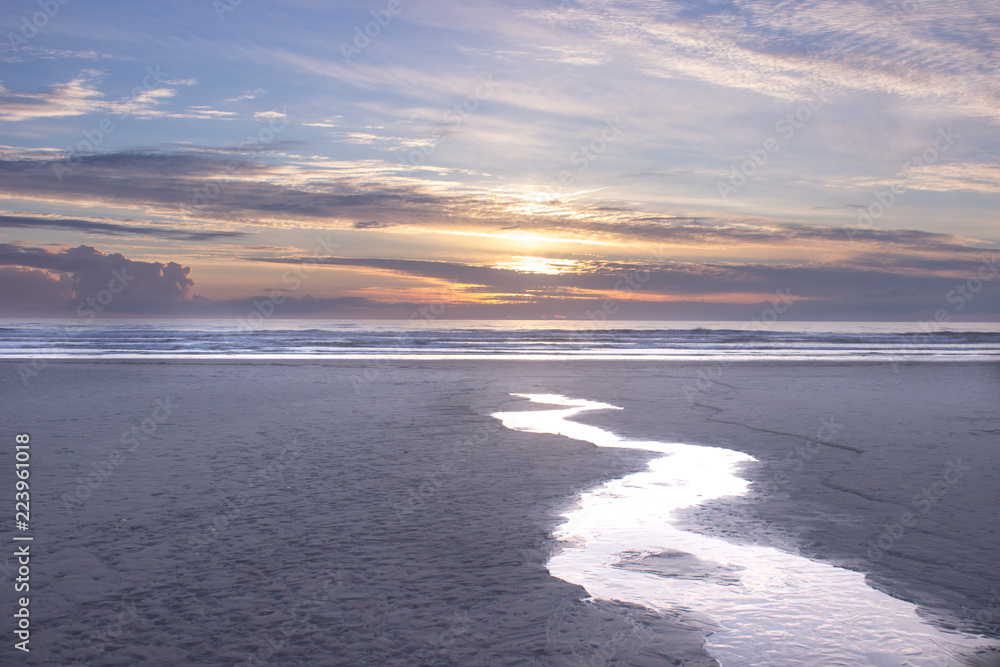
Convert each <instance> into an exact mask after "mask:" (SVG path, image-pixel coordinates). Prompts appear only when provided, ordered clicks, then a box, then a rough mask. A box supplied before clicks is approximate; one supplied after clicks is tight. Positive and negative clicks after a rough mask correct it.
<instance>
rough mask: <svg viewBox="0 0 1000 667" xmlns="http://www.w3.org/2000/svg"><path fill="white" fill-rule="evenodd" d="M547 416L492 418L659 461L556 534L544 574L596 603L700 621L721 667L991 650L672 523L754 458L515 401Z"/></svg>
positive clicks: (537, 398)
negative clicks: (678, 612) (556, 548)
mask: <svg viewBox="0 0 1000 667" xmlns="http://www.w3.org/2000/svg"><path fill="white" fill-rule="evenodd" d="M514 395H515V396H520V397H523V398H528V399H530V400H531V401H533V402H535V403H544V404H547V405H557V406H562V407H561V409H556V410H533V411H527V412H498V413H496V414H494V415H492V416H493V417H495V418H497V419H499V420H500V421H501V422H502V423H503V425H504V426H506V427H507V428H510V429H514V430H518V431H528V432H532V433H551V434H556V435H564V436H566V437H568V438H573V439H576V440H583V441H586V442H591V443H593V444H595V445H597V446H598V447H621V448H629V449H642V450H648V451H654V452H660V453H662V454H664V456H662V457H660V458H657V459H655V460H653V461H652V462H651V463H650V465H649V469H648V470H647V471H645V472H640V473H636V474H633V475H628V476H627V477H624V478H622V479H618V480H613V481H610V482H608V483H606V484H604V485H603V486H601V487H599V488H597V489H595V490H593V491H590V492H587V493H585V494H583V496H582V498H581V500H580V507H579V509H575V510H573V511H571V512H569V513H568V514H567V515H566V519H567V521H566V523H564V524H563V525H562V526H560V528H559V530H558V532H557V534H556V536H557V537H558V538H560V539H561V540H563V541H564V544H563V549H562V551H561V552H560V553H558V554H557V555H556V556H554V557H553V558H552V559H551V560H550V561H549V563H548V569H549V572H551V573H552V575H553V576H556V577H558V578H560V579H563V580H565V581H569V582H572V583H576V584H579V585H581V586H583V587H584V588H586V589H587V592H588V593H590V595H591V596H593V597H595V598H603V599H617V600H623V601H628V602H634V603H638V604H642V605H646V606H648V607H651V608H653V609H662V610H666V609H687V610H693V611H696V612H701V613H703V614H706V615H708V616H710V617H712V619H714V620H715V621H716V622H717V623H718V624H719V625H720V626H721V627H720V629H719V630H718V631H717V632H715V633H713V634H712V635H711V636H710V637H709V638H708V642H707V646H706V648H707V649H708V651H709V652H710V653H711V654H712V655H713V656H714V657H715V658H716V659H717V660H718V661H719V662H721V663H722V664H723V665H727V666H728V665H769V666H781V665H789V666H791V665H796V666H798V665H878V666H883V665H885V666H889V665H960V664H963V661H962V660H961V658H960V657H959V655H960V654H962V653H968V652H969V649H971V648H973V647H977V646H979V647H981V646H984V645H987V644H991V643H993V644H996V643H995V642H992V641H991V640H988V639H984V638H982V637H972V636H968V635H961V634H954V633H947V632H944V631H942V630H939V629H938V628H936V627H934V626H932V625H930V624H928V623H925V622H923V621H922V620H921V618H920V617H919V616H917V614H916V607H915V606H914V605H912V604H910V603H908V602H904V601H902V600H897V599H896V598H893V597H890V596H889V595H886V594H884V593H880V592H878V591H876V590H874V589H873V588H870V587H869V586H868V585H867V584H865V581H864V575H863V574H861V573H858V572H853V571H851V570H845V569H842V568H838V567H834V566H832V565H828V564H825V563H821V562H815V561H811V560H809V559H807V558H803V557H800V556H796V555H793V554H790V553H786V552H783V551H780V550H778V549H774V548H770V547H759V546H741V545H737V544H730V543H728V542H726V541H725V540H722V539H719V538H714V537H706V536H704V535H698V534H696V533H691V532H686V531H683V530H680V529H679V528H677V527H675V526H674V518H673V516H672V513H673V512H674V511H675V510H679V509H682V508H685V507H690V506H692V505H696V504H698V503H702V502H705V501H709V500H712V499H715V498H721V497H724V496H733V495H740V494H743V493H745V492H746V490H747V485H748V482H747V481H746V480H743V479H740V478H739V477H738V476H737V473H738V470H739V466H740V465H741V464H743V463H745V462H748V461H753V460H754V458H753V457H751V456H749V455H748V454H744V453H742V452H735V451H731V450H728V449H722V448H718V447H703V446H698V445H686V444H682V443H665V442H655V441H629V440H622V439H620V438H619V437H618V436H616V435H615V434H614V433H611V432H610V431H605V430H603V429H600V428H597V427H595V426H587V425H585V424H579V423H575V422H572V421H569V418H571V417H573V416H574V415H577V414H579V413H581V412H584V411H587V410H618V409H620V408H617V407H615V406H613V405H607V404H604V403H597V402H594V401H587V400H580V399H570V398H566V397H564V396H558V395H554V394H514Z"/></svg>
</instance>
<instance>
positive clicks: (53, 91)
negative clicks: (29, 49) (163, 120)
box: [0, 67, 229, 122]
mask: <svg viewBox="0 0 1000 667" xmlns="http://www.w3.org/2000/svg"><path fill="white" fill-rule="evenodd" d="M146 71H147V72H148V74H147V75H146V76H145V77H144V78H143V79H142V84H143V85H141V86H136V87H135V88H133V89H132V92H131V94H130V95H128V96H125V97H122V98H120V99H117V100H108V99H105V98H104V95H103V93H101V91H100V90H98V88H97V84H98V83H99V82H100V81H101V79H103V78H104V76H105V73H104V72H102V71H99V70H92V69H87V70H83V71H82V72H81V73H80V74H79V75H77V77H76V78H74V79H71V80H70V81H68V82H67V83H58V84H54V85H52V86H49V88H48V89H46V90H44V91H42V92H35V93H29V92H14V91H11V90H8V89H7V88H4V86H3V85H2V84H0V120H4V121H10V122H19V121H30V120H39V119H44V118H65V117H69V116H84V115H87V114H96V113H105V114H115V115H118V116H122V117H124V116H128V115H135V116H138V117H144V118H149V117H154V116H166V115H171V116H172V114H168V113H167V112H166V111H163V110H161V109H157V108H156V107H158V106H159V105H160V104H161V103H162V102H163V101H164V100H166V99H169V98H171V97H173V96H174V95H175V94H176V90H175V89H174V88H170V87H168V86H191V85H194V84H196V83H197V80H196V79H170V78H164V77H166V76H169V74H167V73H164V72H162V71H160V69H159V67H156V68H155V69H154V68H151V67H147V68H146ZM161 84H162V85H161ZM228 113H229V112H214V111H213V110H211V109H208V108H207V107H205V108H202V107H193V108H192V109H189V110H188V112H187V115H185V114H180V115H178V116H177V117H181V118H209V117H214V116H215V115H217V114H223V115H227V114H228Z"/></svg>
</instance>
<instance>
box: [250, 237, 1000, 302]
mask: <svg viewBox="0 0 1000 667" xmlns="http://www.w3.org/2000/svg"><path fill="white" fill-rule="evenodd" d="M993 252H994V254H993V255H992V257H993V258H994V261H995V258H996V253H997V252H1000V250H997V249H995V250H994V251H993ZM247 259H248V260H250V261H258V262H270V263H281V264H306V265H319V266H345V267H363V268H369V269H375V270H379V271H387V272H392V273H399V274H405V275H410V276H416V277H421V278H428V279H433V280H437V281H445V282H447V283H450V284H452V285H453V286H455V287H456V288H462V289H466V290H467V291H470V292H472V293H475V292H488V293H490V294H493V295H506V296H507V297H508V298H511V299H513V298H514V297H523V296H524V295H525V294H529V295H530V296H531V297H532V298H546V297H553V296H559V295H567V296H572V297H574V298H604V297H605V296H607V295H611V294H614V293H622V292H624V293H628V294H627V295H626V296H625V297H619V298H625V299H626V300H632V299H639V300H646V299H649V298H652V297H659V298H660V300H665V301H667V300H669V301H674V300H680V299H683V298H700V299H710V300H716V299H717V298H718V296H719V295H724V296H725V297H726V300H728V301H730V302H740V301H742V302H747V301H748V299H747V298H745V297H750V299H759V298H761V297H762V295H769V294H774V293H775V292H777V291H781V292H783V293H784V292H791V293H792V294H793V295H794V296H795V298H797V299H810V300H834V301H837V300H843V299H848V300H850V299H870V298H873V295H879V294H881V295H883V296H891V295H899V294H905V295H909V296H911V297H914V299H913V300H912V301H913V302H920V303H922V304H923V305H924V306H925V307H932V306H934V305H935V304H937V305H939V304H943V303H944V300H945V296H946V295H947V294H948V293H949V292H950V291H951V290H953V289H955V287H956V284H958V283H959V282H961V280H963V279H968V278H971V277H975V276H976V275H977V271H978V270H979V268H980V267H981V266H983V261H984V260H985V259H988V256H987V255H981V256H979V257H976V258H966V259H963V260H950V261H945V260H938V261H930V260H929V261H928V262H927V263H926V264H925V265H923V266H920V267H919V269H920V270H917V271H915V270H914V269H913V267H912V266H911V265H908V264H904V263H903V262H902V261H899V260H898V258H891V259H893V260H897V261H889V262H887V261H886V257H884V256H881V255H872V256H870V257H868V258H867V261H864V262H857V263H854V262H851V263H843V264H836V265H834V264H819V263H811V264H806V265H795V264H783V265H765V264H759V263H736V262H730V263H725V264H722V263H710V262H659V263H625V262H603V261H596V260H590V261H577V262H572V263H570V264H572V267H571V268H567V269H566V272H562V273H554V274H548V273H529V272H525V271H518V270H513V269H510V268H497V267H494V266H483V265H472V264H465V263H461V262H442V261H428V260H412V259H384V258H351V257H323V258H305V257H291V258H270V257H248V258H247ZM536 263H537V264H539V265H541V264H543V262H536ZM529 265H530V264H529ZM637 277H641V281H638V280H636V278H637ZM986 294H989V295H992V296H989V297H986V298H984V299H981V300H980V301H981V302H983V301H990V302H991V303H995V302H996V301H997V298H998V297H1000V279H998V280H997V282H996V284H990V285H988V286H987V288H986V289H985V292H984V295H986ZM741 295H742V296H741ZM911 305H912V304H911Z"/></svg>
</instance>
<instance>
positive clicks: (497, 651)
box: [0, 357, 1000, 665]
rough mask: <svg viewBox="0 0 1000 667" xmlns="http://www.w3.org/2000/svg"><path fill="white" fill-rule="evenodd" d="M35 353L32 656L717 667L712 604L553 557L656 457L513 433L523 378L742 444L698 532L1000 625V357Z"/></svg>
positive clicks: (655, 424) (687, 518) (12, 381)
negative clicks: (572, 570) (591, 494)
mask: <svg viewBox="0 0 1000 667" xmlns="http://www.w3.org/2000/svg"><path fill="white" fill-rule="evenodd" d="M19 363H23V362H17V361H5V362H3V363H0V382H2V384H0V392H2V397H3V405H4V407H5V410H4V422H5V424H6V429H5V431H6V432H7V433H8V434H9V436H8V437H9V438H10V439H11V441H13V434H14V433H30V435H31V442H32V462H31V465H32V477H31V479H32V480H33V485H32V498H33V500H34V502H33V507H32V510H33V512H32V519H33V523H32V527H33V531H34V533H35V540H34V542H32V545H31V548H32V553H33V558H32V588H31V593H32V600H31V604H32V607H31V609H32V616H31V619H32V624H33V625H32V627H33V628H34V632H33V634H32V641H31V653H30V657H29V658H28V662H29V663H30V664H51V663H60V664H66V663H72V662H93V663H94V664H134V663H135V662H146V663H154V664H155V663H159V664H177V663H186V664H241V663H246V664H262V663H263V664H345V665H347V664H400V665H404V664H406V665H411V664H427V665H433V664H442V665H447V664H456V665H459V664H461V665H508V664H509V665H517V664H522V665H531V664H538V665H549V664H551V665H591V664H593V665H604V664H630V665H662V664H683V665H712V664H717V663H716V662H715V660H714V658H713V657H712V656H711V655H710V654H709V653H708V652H707V651H706V649H705V648H704V645H703V644H704V641H705V637H706V636H708V635H709V634H710V633H712V632H713V631H715V630H717V629H718V625H717V620H716V619H713V618H711V617H710V616H708V615H706V614H704V613H703V612H700V611H699V610H698V609H697V608H674V609H666V610H664V609H661V610H657V611H653V610H651V609H649V608H646V607H643V606H641V605H638V604H635V603H632V602H629V601H628V600H619V601H615V600H608V599H599V600H596V601H587V598H588V593H587V591H586V590H585V589H584V588H583V587H581V586H580V585H577V584H574V583H571V582H567V581H564V580H562V579H559V578H557V577H555V576H552V575H551V574H550V573H549V572H548V570H547V569H546V564H547V563H548V562H549V560H550V558H551V557H552V556H553V555H554V554H556V553H557V552H559V551H560V550H561V549H562V548H563V547H564V546H565V545H563V544H561V543H560V542H558V541H557V540H556V539H554V538H553V533H554V532H555V531H556V530H557V529H558V526H559V525H560V524H561V523H562V522H563V521H564V520H565V519H564V518H563V515H564V514H566V513H567V512H570V511H572V510H573V508H574V507H575V506H577V505H578V501H579V498H580V494H582V493H586V492H587V491H588V490H591V489H594V488H596V487H598V486H600V485H602V484H604V483H606V482H609V481H611V480H615V479H618V478H622V477H625V476H627V475H631V474H635V473H641V472H642V471H644V470H645V469H646V467H647V464H648V463H649V461H650V460H652V459H653V458H655V457H656V456H658V455H657V454H654V453H651V452H645V451H642V450H638V449H614V448H603V447H595V446H594V445H593V444H591V443H588V442H584V441H581V440H574V439H570V438H567V437H563V436H559V435H550V434H541V433H530V432H520V431H515V430H512V429H510V428H505V427H504V425H503V424H502V423H501V422H500V421H499V420H498V419H497V418H495V417H493V416H492V415H494V414H495V413H497V412H503V411H513V410H518V411H520V410H532V409H543V406H538V405H533V404H532V403H530V402H529V401H528V400H526V399H525V398H521V397H517V396H514V395H513V394H559V395H563V396H567V397H571V398H576V399H586V400H590V401H600V402H602V403H606V404H610V405H613V406H615V407H618V408H620V409H619V410H597V411H592V412H587V413H585V414H582V415H580V416H579V417H577V418H575V419H576V420H578V421H579V422H581V423H585V424H590V425H595V426H600V427H601V428H603V429H607V430H609V431H613V432H614V433H615V434H617V435H618V436H620V437H623V438H629V439H636V440H657V441H669V442H683V443H688V444H692V445H706V446H712V447H721V448H726V449H730V450H733V451H737V452H743V453H745V454H747V455H749V456H750V457H753V459H755V460H754V461H752V462H749V463H747V464H746V465H744V466H742V467H741V469H740V475H741V476H742V477H743V478H744V479H746V480H748V482H749V485H748V492H747V493H746V494H744V495H740V496H738V497H723V498H718V499H714V500H711V501H710V502H707V503H704V504H700V505H697V506H695V507H691V508H689V509H688V510H685V511H683V512H681V513H680V515H679V516H678V517H677V520H678V521H679V522H680V523H682V524H683V526H684V527H685V529H686V530H689V531H692V532H694V533H698V534H701V535H707V536H715V537H724V538H725V539H726V540H727V541H730V542H732V543H734V544H746V545H750V544H755V545H764V546H769V547H775V548H778V549H781V550H784V551H786V552H788V553H794V554H796V555H799V556H802V557H804V558H807V559H810V560H815V561H821V562H824V563H828V564H831V565H835V566H838V567H841V568H846V569H850V570H853V571H856V572H860V573H863V574H864V575H866V581H867V582H868V584H869V585H870V586H871V587H873V588H874V589H877V590H880V591H883V592H886V593H889V594H891V595H892V596H894V597H896V598H899V599H901V600H904V601H907V602H910V603H914V604H916V605H917V607H918V610H919V613H920V614H921V616H922V617H923V618H925V619H926V620H927V621H928V622H929V623H934V624H936V627H938V628H957V629H960V630H962V631H963V632H965V633H966V634H980V635H984V636H988V637H993V638H997V637H1000V605H998V602H1000V598H998V595H1000V570H998V568H997V567H996V565H995V558H996V554H997V553H998V552H1000V535H998V533H997V531H996V520H995V516H994V513H995V507H996V502H997V500H998V498H1000V475H998V473H1000V463H998V458H997V456H996V451H997V445H998V443H1000V416H998V414H997V410H996V396H997V390H998V389H1000V366H998V365H997V364H995V363H949V362H931V363H899V364H889V363H860V362H859V363H822V362H720V361H718V360H715V361H713V360H706V361H704V362H702V363H689V362H649V361H641V362H640V361H629V360H624V359H623V360H617V361H573V362H566V361H538V360H533V361H513V360H495V361H482V360H471V359H469V360H462V359H452V360H419V359H388V358H385V359H381V358H378V357H373V358H371V359H367V360H365V359H359V360H323V361H315V362H310V361H287V362H281V361H247V360H242V361H238V362H237V361H228V362H227V361H181V360H174V359H171V360H149V361H113V362H112V361H101V362H95V361H86V360H73V361H58V360H53V361H50V362H48V363H47V364H46V365H45V367H44V368H42V369H40V370H38V371H37V372H36V373H35V374H34V375H33V376H31V377H30V378H29V379H28V380H27V381H26V382H25V381H23V380H22V377H21V376H19V374H18V365H19ZM4 469H5V470H6V469H7V468H6V467H5V468H4ZM5 483H6V484H9V485H11V486H12V485H13V475H12V474H10V473H9V472H5ZM12 563H13V558H8V560H7V561H6V563H4V565H5V568H8V569H9V568H10V567H11V566H12ZM8 578H9V577H8ZM12 595H13V594H12V592H11V588H10V587H5V588H4V589H3V598H2V599H3V603H4V605H5V607H4V608H5V609H9V608H11V607H10V606H7V605H10V604H12V601H11V600H10V599H9V598H10V597H11V596H12ZM4 624H5V627H3V628H2V629H3V632H4V634H5V635H6V636H11V629H10V627H9V625H10V619H9V615H6V616H5V620H4ZM3 652H4V653H3V655H4V658H3V661H4V662H9V660H10V659H12V658H11V656H12V654H13V650H12V647H11V643H10V642H8V643H6V644H5V645H4V647H3ZM998 656H1000V654H998V653H996V652H992V653H990V652H988V651H987V650H986V649H983V650H982V651H979V652H978V654H977V653H975V652H973V653H971V654H969V655H967V656H966V658H965V661H966V663H967V664H981V665H989V664H998V663H1000V658H998ZM16 657H17V659H19V660H23V656H16ZM904 659H905V658H904ZM817 664H820V663H817ZM899 664H906V663H904V662H900V663H899ZM954 664H963V663H962V661H961V660H957V659H956V662H955V663H954Z"/></svg>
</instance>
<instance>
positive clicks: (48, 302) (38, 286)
mask: <svg viewBox="0 0 1000 667" xmlns="http://www.w3.org/2000/svg"><path fill="white" fill-rule="evenodd" d="M72 298H73V285H72V282H71V280H70V276H69V274H67V273H53V272H50V271H42V270H39V269H29V268H25V267H20V266H0V313H2V314H17V315H22V314H34V313H45V312H51V311H55V310H58V309H61V308H64V307H65V306H66V304H67V303H69V302H70V301H71V300H72Z"/></svg>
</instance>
